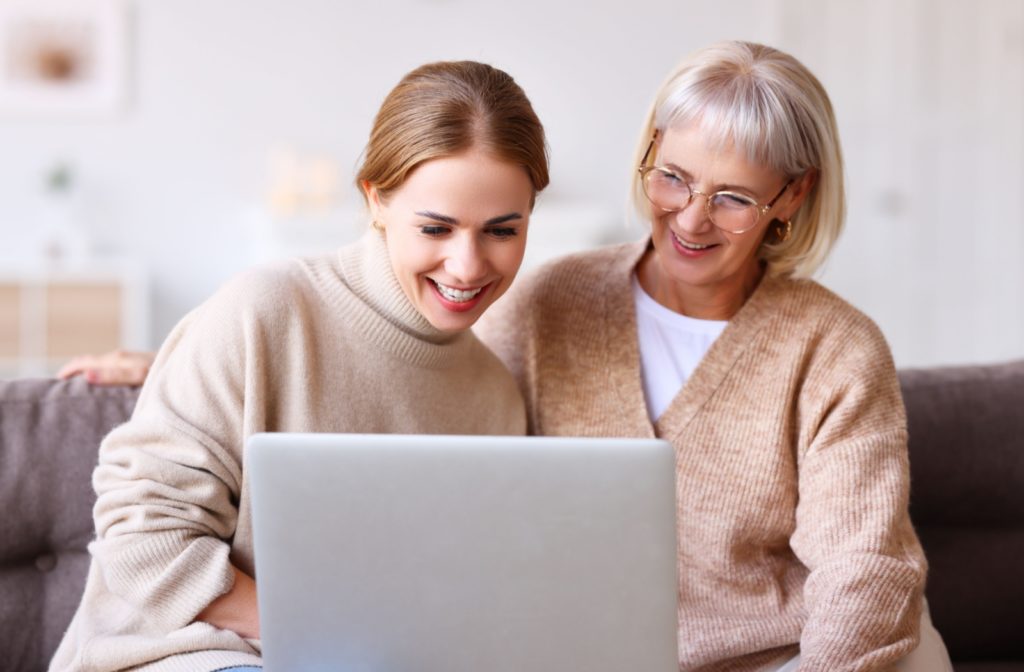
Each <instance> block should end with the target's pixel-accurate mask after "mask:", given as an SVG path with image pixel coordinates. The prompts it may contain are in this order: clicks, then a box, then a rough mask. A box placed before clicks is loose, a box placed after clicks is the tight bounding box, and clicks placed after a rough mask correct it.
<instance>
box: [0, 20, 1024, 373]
mask: <svg viewBox="0 0 1024 672" xmlns="http://www.w3.org/2000/svg"><path fill="white" fill-rule="evenodd" d="M726 38H739V39H748V40H754V41H759V42H765V43H767V44H771V45H774V46H777V47H780V48H782V49H784V50H786V51H789V52H790V53H792V54H793V55H795V56H796V57H797V58H799V59H800V60H802V61H803V62H804V63H805V64H806V65H807V66H808V67H809V68H810V69H811V70H812V71H813V72H814V73H815V74H816V75H817V76H818V77H819V78H820V79H821V80H822V82H823V83H824V85H825V87H826V89H827V90H828V91H829V92H830V94H831V96H832V100H833V103H834V105H835V109H836V114H837V117H838V121H839V126H840V132H841V135H842V138H843V142H844V151H845V157H846V166H847V170H848V174H847V183H848V184H847V186H848V196H849V218H848V223H847V229H846V231H845V233H844V235H843V238H842V239H841V241H840V244H839V245H838V247H837V248H836V250H835V252H834V253H833V256H832V259H831V261H830V262H829V264H828V266H827V267H826V268H825V269H824V271H823V272H822V273H821V274H820V277H819V279H820V280H821V281H822V282H823V283H824V284H825V285H827V286H828V287H830V288H832V289H834V290H835V291H837V292H839V293H840V294H841V295H842V296H844V297H845V298H847V299H848V300H849V301H851V302H852V303H853V304H854V305H856V306H857V307H859V308H860V309H861V310H863V311H865V312H866V313H867V314H868V315H870V316H871V317H872V318H874V319H875V321H877V322H878V323H879V325H880V326H881V328H882V330H883V331H884V333H885V335H886V337H887V338H888V339H889V342H890V344H891V345H892V347H893V351H894V353H895V357H896V361H897V364H898V365H899V366H901V367H908V366H930V365H939V364H954V363H975V362H991V361H1000V360H1005V359H1011V358H1020V357H1024V203H1022V196H1024V194H1022V192H1024V2H1021V1H1020V0H975V1H974V2H969V3H968V2H963V1H962V0H857V1H854V0H719V1H718V2H715V3H706V2H693V1H690V0H646V1H645V2H643V3H626V2H595V1H591V2H583V1H582V0H579V1H574V0H566V1H564V2H552V1H551V0H546V1H545V0H518V1H517V2H514V3H513V2H497V1H491V0H380V1H379V2H374V3H369V2H360V3H356V2H342V1H339V0H289V1H288V2H285V1H284V0H135V1H131V0H31V1H28V0H0V376H16V375H37V374H40V373H46V372H52V371H53V370H55V368H56V367H57V366H58V365H59V364H60V363H62V362H63V361H64V360H66V359H67V358H68V357H69V356H71V355H73V354H80V353H84V352H90V351H94V352H99V351H103V350H106V349H109V348H110V347H114V346H121V347H127V348H153V347H156V346H157V345H159V343H160V342H161V341H162V339H163V338H164V337H165V336H166V334H167V333H168V332H169V330H170V329H171V328H172V327H173V325H174V324H175V323H176V322H177V321H178V320H179V319H180V318H181V317H182V316H183V315H184V314H185V313H186V312H187V311H188V310H190V309H191V308H192V307H194V306H195V305H197V304H198V303H200V302H201V301H202V300H203V299H204V298H205V297H207V296H208V295H209V294H211V293H212V292H213V291H214V290H215V289H216V288H217V286H218V285H220V284H221V283H222V282H223V281H224V280H225V279H226V278H228V277H229V276H231V275H232V274H234V273H236V272H238V271H239V270H241V269H243V268H245V267H247V266H250V265H253V264H256V263H262V262H264V261H267V260H270V259H274V258H277V257H281V256H288V255H293V254H305V253H309V252H315V251H317V250H327V249H331V248H333V247H334V246H336V245H339V244H342V243H344V242H346V241H349V240H352V239H354V238H355V237H357V236H358V235H359V234H360V232H361V231H362V230H363V228H364V227H365V219H364V217H363V213H362V211H361V208H362V203H361V199H360V198H359V196H358V194H357V192H356V191H355V189H354V187H353V186H352V178H353V175H354V172H355V168H356V166H357V164H358V161H359V157H360V152H361V151H362V148H363V145H364V143H365V141H366V137H367V135H368V132H369V129H370V125H371V123H372V118H373V114H374V113H375V111H376V109H377V107H378V106H379V104H380V102H381V101H382V99H383V97H384V95H385V94H386V93H387V91H388V90H389V89H390V88H391V87H392V86H393V85H394V84H395V83H396V82H397V81H398V79H399V78H400V77H401V76H402V75H403V74H404V73H405V72H407V71H408V70H410V69H412V68H413V67H415V66H417V65H419V64H421V63H424V62H427V61H432V60H439V59H466V58H469V59H476V60H482V61H486V62H489V63H492V64H494V65H496V66H498V67H500V68H502V69H505V70H507V71H508V72H510V73H511V74H512V75H513V76H514V77H516V79H517V80H518V82H519V83H520V84H521V85H522V87H523V88H524V89H525V90H526V92H527V94H528V95H529V96H530V98H531V99H532V101H533V103H534V106H535V108H536V110H537V112H538V114H539V115H540V117H541V119H542V121H543V122H544V123H545V126H546V128H547V132H548V138H549V143H550V147H551V163H552V184H551V187H550V188H549V190H548V191H546V192H545V193H544V194H543V195H542V197H541V199H540V200H539V202H538V205H537V209H536V211H535V214H534V219H533V223H532V224H531V231H530V243H529V246H528V247H529V252H528V259H527V264H528V265H535V264H537V263H539V262H541V261H543V260H545V259H547V258H550V257H552V256H555V255H558V254H561V253H564V252H568V251H572V250H576V249H584V248H587V247H592V246H595V245H600V244H604V243H607V242H614V241H619V240H628V239H633V238H637V237H639V236H640V235H642V228H641V227H640V226H639V225H638V224H636V223H635V222H634V223H632V224H630V223H628V221H627V216H626V215H627V207H626V201H625V194H626V184H627V179H628V175H629V173H630V171H631V170H632V168H633V166H632V154H633V149H634V146H635V144H636V142H637V140H638V138H637V134H638V132H639V127H640V122H641V118H642V116H643V115H644V113H645V111H646V109H647V107H648V105H649V103H650V100H651V98H652V96H653V94H654V92H655V89H656V88H657V87H658V86H659V85H660V83H661V81H662V79H663V78H664V76H665V75H666V73H667V72H668V70H669V69H670V68H671V67H672V66H673V65H674V64H675V63H676V62H677V61H678V60H680V59H681V58H682V57H683V56H685V55H686V54H688V53H689V52H691V51H693V50H695V49H697V48H699V47H702V46H705V45H707V44H710V43H712V42H714V41H717V40H720V39H726Z"/></svg>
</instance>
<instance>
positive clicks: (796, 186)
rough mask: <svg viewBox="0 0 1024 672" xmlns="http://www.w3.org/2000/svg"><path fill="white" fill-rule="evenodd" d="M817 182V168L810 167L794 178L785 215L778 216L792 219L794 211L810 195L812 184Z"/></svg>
mask: <svg viewBox="0 0 1024 672" xmlns="http://www.w3.org/2000/svg"><path fill="white" fill-rule="evenodd" d="M817 182H818V170H817V168H811V169H810V170H808V171H807V172H806V173H804V174H803V175H801V176H800V177H798V178H796V179H795V180H794V181H793V188H792V189H791V190H790V192H791V195H790V197H789V202H788V203H787V204H786V208H785V210H784V211H785V213H786V216H785V217H780V218H779V219H782V220H784V221H785V220H789V219H792V218H793V216H794V215H796V211H797V210H799V209H800V206H801V205H803V204H804V201H805V200H806V199H807V197H808V196H809V195H810V193H811V190H812V189H814V185H815V184H817Z"/></svg>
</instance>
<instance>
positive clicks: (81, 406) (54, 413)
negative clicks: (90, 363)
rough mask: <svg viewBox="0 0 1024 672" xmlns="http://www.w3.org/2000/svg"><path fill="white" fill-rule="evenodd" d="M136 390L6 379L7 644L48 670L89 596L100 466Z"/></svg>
mask: <svg viewBox="0 0 1024 672" xmlns="http://www.w3.org/2000/svg"><path fill="white" fill-rule="evenodd" d="M136 395H137V390H135V389H132V388H99V387H92V386H89V385H88V384H86V383H85V382H84V381H83V380H82V379H80V378H78V379H73V380H70V381H55V380H19V381H11V382H4V381H0V511H2V512H3V514H2V515H0V540H2V543H0V595H2V596H3V599H0V651H2V652H3V669H4V670H8V671H12V670H18V671H22V670H25V671H35V670H44V669H46V664H47V663H48V661H49V658H50V656H51V655H52V654H53V651H54V650H55V649H56V648H57V644H58V642H59V641H60V638H61V636H63V634H64V630H65V628H67V625H68V623H69V622H70V621H71V616H72V614H73V613H74V610H75V608H76V607H77V606H78V601H79V599H80V598H81V594H82V587H83V585H84V582H85V574H86V571H87V569H88V565H89V557H88V553H87V551H86V545H87V544H88V543H89V541H90V540H91V539H92V537H93V522H92V505H93V502H94V500H95V494H94V493H93V489H92V482H91V477H92V470H93V467H94V466H95V464H96V451H97V448H98V447H99V443H100V440H101V439H102V437H103V436H104V435H105V434H106V433H107V432H108V431H110V429H112V428H113V427H114V426H115V425H117V424H119V423H121V422H124V421H125V420H126V419H127V418H128V416H129V415H130V414H131V410H132V407H133V406H134V405H135V398H136Z"/></svg>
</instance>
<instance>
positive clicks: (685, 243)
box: [672, 232, 711, 250]
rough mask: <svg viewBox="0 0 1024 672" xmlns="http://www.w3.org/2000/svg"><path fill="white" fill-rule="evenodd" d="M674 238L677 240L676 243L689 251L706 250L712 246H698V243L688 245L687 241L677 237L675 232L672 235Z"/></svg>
mask: <svg viewBox="0 0 1024 672" xmlns="http://www.w3.org/2000/svg"><path fill="white" fill-rule="evenodd" d="M672 237H673V238H675V239H676V241H677V242H678V243H679V244H680V245H682V246H683V247H685V248H686V249H688V250H706V249H708V248H709V247H711V245H710V244H708V245H698V244H697V243H688V242H686V241H685V240H683V239H682V238H680V237H679V236H677V235H676V234H675V233H674V232H673V233H672Z"/></svg>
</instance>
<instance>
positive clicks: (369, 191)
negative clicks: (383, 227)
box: [359, 180, 380, 219]
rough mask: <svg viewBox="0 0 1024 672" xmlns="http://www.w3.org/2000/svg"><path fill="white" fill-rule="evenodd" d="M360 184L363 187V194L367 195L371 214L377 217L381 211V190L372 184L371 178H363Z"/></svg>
mask: <svg viewBox="0 0 1024 672" xmlns="http://www.w3.org/2000/svg"><path fill="white" fill-rule="evenodd" d="M359 186H361V187H362V188H363V194H365V195H366V205H367V207H368V208H370V215H371V216H372V217H373V218H374V219H377V215H378V214H379V213H380V192H379V191H378V190H377V187H375V186H373V185H372V184H370V182H369V180H363V181H362V184H360V185H359Z"/></svg>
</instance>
